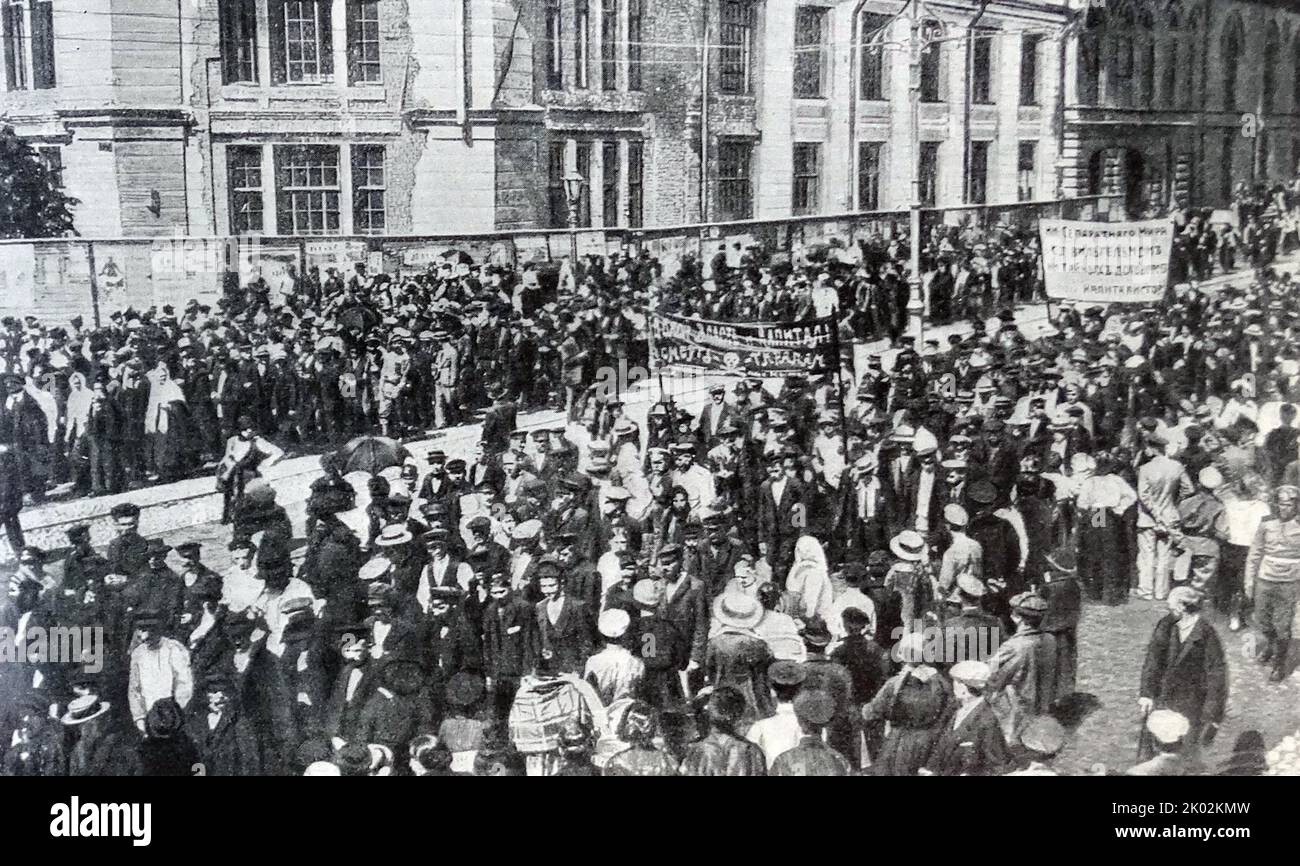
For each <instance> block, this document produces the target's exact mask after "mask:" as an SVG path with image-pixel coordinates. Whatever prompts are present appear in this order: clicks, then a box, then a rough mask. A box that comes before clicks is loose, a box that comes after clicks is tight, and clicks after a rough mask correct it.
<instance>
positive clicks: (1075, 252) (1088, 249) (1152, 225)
mask: <svg viewBox="0 0 1300 866" xmlns="http://www.w3.org/2000/svg"><path fill="white" fill-rule="evenodd" d="M1038 225H1039V231H1040V234H1041V238H1042V249H1043V273H1044V278H1045V280H1046V283H1047V296H1048V297H1049V298H1067V299H1070V300H1074V301H1084V302H1088V303H1100V304H1106V303H1117V302H1118V303H1151V302H1152V301H1158V300H1160V299H1161V298H1162V297H1164V294H1165V290H1166V289H1167V287H1168V284H1169V255H1170V251H1171V248H1172V245H1173V225H1172V223H1170V222H1168V221H1166V220H1147V221H1145V222H1127V223H1090V222H1077V221H1073V220H1055V219H1045V220H1040V221H1039V224H1038Z"/></svg>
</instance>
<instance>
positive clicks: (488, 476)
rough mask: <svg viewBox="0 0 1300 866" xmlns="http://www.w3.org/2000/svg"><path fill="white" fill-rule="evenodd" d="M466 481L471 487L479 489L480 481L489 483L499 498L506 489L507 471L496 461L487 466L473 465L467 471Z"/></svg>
mask: <svg viewBox="0 0 1300 866" xmlns="http://www.w3.org/2000/svg"><path fill="white" fill-rule="evenodd" d="M465 480H466V481H467V482H468V483H469V485H470V486H471V487H477V486H478V483H479V482H480V481H487V482H488V483H489V484H491V485H492V491H493V492H494V493H495V494H496V495H497V496H501V495H502V494H503V493H504V491H505V489H506V471H505V470H504V469H502V468H501V466H500V464H498V463H496V462H495V461H493V462H489V463H488V464H487V465H486V466H481V465H479V464H478V463H471V464H470V465H469V467H468V468H467V469H466V470H465Z"/></svg>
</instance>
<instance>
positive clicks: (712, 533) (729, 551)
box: [692, 511, 745, 601]
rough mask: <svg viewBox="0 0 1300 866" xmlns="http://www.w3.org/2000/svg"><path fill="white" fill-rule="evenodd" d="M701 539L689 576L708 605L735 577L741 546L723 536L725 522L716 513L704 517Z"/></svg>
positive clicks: (741, 554) (734, 539) (737, 542)
mask: <svg viewBox="0 0 1300 866" xmlns="http://www.w3.org/2000/svg"><path fill="white" fill-rule="evenodd" d="M703 523H704V538H703V539H702V540H701V541H700V543H699V546H698V547H697V548H696V551H695V565H694V567H693V569H692V572H693V573H694V574H695V576H696V577H697V578H699V580H700V583H701V584H702V585H703V587H704V593H705V596H706V599H707V600H708V601H712V599H714V598H717V597H718V596H719V595H721V594H722V591H723V590H724V589H725V588H726V586H727V581H729V580H731V578H732V576H734V575H735V573H736V563H737V562H739V561H740V558H741V557H742V556H744V555H745V548H744V546H743V545H742V544H741V543H740V541H738V540H737V539H736V538H735V537H733V536H732V535H731V534H730V533H728V532H727V524H726V518H725V517H724V516H723V515H722V514H720V513H719V512H716V511H710V512H708V513H706V514H705V515H704V520H703Z"/></svg>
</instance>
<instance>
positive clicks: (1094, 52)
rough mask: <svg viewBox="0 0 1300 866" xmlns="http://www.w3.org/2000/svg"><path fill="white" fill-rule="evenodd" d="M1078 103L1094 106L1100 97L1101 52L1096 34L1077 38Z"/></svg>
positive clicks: (1086, 34)
mask: <svg viewBox="0 0 1300 866" xmlns="http://www.w3.org/2000/svg"><path fill="white" fill-rule="evenodd" d="M1078 84H1079V101H1080V102H1081V103H1083V104H1084V105H1096V104H1097V100H1098V99H1099V98H1100V96H1101V51H1100V47H1099V45H1098V39H1097V34H1095V33H1085V34H1084V35H1082V36H1080V37H1079V82H1078Z"/></svg>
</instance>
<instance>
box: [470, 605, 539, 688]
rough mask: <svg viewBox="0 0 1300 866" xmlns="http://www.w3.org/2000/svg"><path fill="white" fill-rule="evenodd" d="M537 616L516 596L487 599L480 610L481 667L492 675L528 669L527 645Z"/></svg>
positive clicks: (516, 673)
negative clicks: (485, 604)
mask: <svg viewBox="0 0 1300 866" xmlns="http://www.w3.org/2000/svg"><path fill="white" fill-rule="evenodd" d="M536 621H537V616H536V613H535V611H534V609H533V608H532V607H530V606H529V605H527V604H525V603H524V602H523V601H520V600H519V599H517V598H513V597H507V598H506V599H504V600H503V601H496V600H495V599H494V600H493V601H491V602H490V603H489V604H488V606H487V608H486V609H485V610H484V611H483V667H484V673H486V674H487V675H488V676H490V677H493V678H500V677H520V676H523V675H524V674H526V673H527V672H528V664H529V662H530V658H529V655H528V653H529V645H530V641H531V640H532V632H533V629H534V628H535V627H536Z"/></svg>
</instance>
